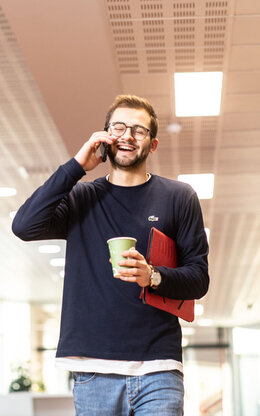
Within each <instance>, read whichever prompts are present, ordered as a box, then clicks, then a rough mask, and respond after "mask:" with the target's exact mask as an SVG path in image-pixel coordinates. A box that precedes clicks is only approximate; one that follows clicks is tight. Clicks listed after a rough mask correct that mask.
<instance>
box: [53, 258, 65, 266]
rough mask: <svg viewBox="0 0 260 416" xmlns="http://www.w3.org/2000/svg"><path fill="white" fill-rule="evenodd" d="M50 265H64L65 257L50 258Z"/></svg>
mask: <svg viewBox="0 0 260 416" xmlns="http://www.w3.org/2000/svg"><path fill="white" fill-rule="evenodd" d="M50 265H51V266H54V267H64V266H65V259H64V258H63V257H56V258H53V259H51V260H50Z"/></svg>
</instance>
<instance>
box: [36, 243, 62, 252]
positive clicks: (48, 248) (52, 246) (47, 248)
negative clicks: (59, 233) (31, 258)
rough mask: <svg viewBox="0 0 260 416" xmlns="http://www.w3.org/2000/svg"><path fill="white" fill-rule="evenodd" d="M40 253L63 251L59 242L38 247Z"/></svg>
mask: <svg viewBox="0 0 260 416" xmlns="http://www.w3.org/2000/svg"><path fill="white" fill-rule="evenodd" d="M38 250H39V252H40V253H47V254H49V253H52V254H53V253H59V252H60V251H61V248H60V246H58V245H57V244H43V245H41V246H39V247H38Z"/></svg>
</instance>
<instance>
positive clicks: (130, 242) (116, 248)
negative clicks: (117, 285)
mask: <svg viewBox="0 0 260 416" xmlns="http://www.w3.org/2000/svg"><path fill="white" fill-rule="evenodd" d="M107 244H108V248H109V252H110V258H111V262H112V269H113V275H114V277H119V276H120V274H119V273H118V269H119V268H120V266H119V265H118V264H117V262H118V261H119V260H122V259H125V257H123V256H122V255H121V253H122V252H123V251H125V250H130V248H132V247H134V248H135V244H136V239H135V238H132V237H115V238H110V239H109V240H107ZM124 267H127V268H128V266H124Z"/></svg>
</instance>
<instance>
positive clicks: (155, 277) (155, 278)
mask: <svg viewBox="0 0 260 416" xmlns="http://www.w3.org/2000/svg"><path fill="white" fill-rule="evenodd" d="M161 280H162V279H161V275H160V273H159V272H155V273H153V286H159V284H160V283H161Z"/></svg>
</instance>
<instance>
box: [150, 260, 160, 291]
mask: <svg viewBox="0 0 260 416" xmlns="http://www.w3.org/2000/svg"><path fill="white" fill-rule="evenodd" d="M150 267H151V270H152V273H151V276H150V285H149V286H150V287H151V288H152V289H157V287H158V286H159V285H160V283H161V281H162V276H161V274H160V272H158V270H156V269H155V268H154V267H153V266H152V265H151V264H150Z"/></svg>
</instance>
